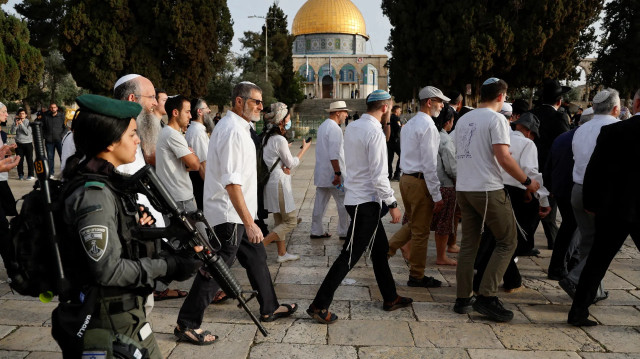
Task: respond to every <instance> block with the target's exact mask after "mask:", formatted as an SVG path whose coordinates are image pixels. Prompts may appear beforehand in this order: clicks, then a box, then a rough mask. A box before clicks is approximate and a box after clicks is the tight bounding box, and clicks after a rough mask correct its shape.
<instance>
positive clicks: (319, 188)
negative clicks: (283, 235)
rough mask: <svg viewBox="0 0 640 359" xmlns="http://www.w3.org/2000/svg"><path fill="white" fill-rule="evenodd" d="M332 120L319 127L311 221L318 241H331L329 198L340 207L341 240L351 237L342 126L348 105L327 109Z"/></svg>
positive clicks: (335, 103) (313, 232)
mask: <svg viewBox="0 0 640 359" xmlns="http://www.w3.org/2000/svg"><path fill="white" fill-rule="evenodd" d="M326 111H327V112H329V118H328V119H326V120H324V122H323V123H322V124H320V126H319V127H318V137H317V142H316V166H315V169H314V171H313V184H314V185H315V186H316V199H315V202H314V204H313V215H312V217H311V235H310V237H311V238H312V239H315V238H329V237H331V235H330V234H329V233H328V232H327V231H325V230H324V226H323V223H322V218H323V217H324V214H325V212H326V210H327V203H328V202H329V197H331V196H332V197H333V200H334V201H335V202H336V206H337V207H338V237H339V238H340V239H342V240H344V239H346V237H347V230H348V229H349V214H348V213H347V210H346V209H345V208H344V188H343V187H342V184H343V182H344V175H345V174H346V171H345V167H344V148H343V142H344V141H343V138H342V129H341V128H340V125H342V123H343V122H344V121H345V119H346V118H347V116H348V114H349V113H348V111H349V109H348V108H347V105H346V103H345V102H344V101H336V102H333V103H331V104H330V105H329V108H328V109H326ZM338 187H341V188H338Z"/></svg>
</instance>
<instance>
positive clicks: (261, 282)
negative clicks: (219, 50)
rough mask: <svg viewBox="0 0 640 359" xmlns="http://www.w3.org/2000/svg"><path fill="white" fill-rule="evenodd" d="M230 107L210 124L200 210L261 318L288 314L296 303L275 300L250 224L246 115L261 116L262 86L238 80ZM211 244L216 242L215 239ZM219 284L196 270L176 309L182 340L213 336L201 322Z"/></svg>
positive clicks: (252, 174) (251, 154) (253, 182)
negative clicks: (240, 272)
mask: <svg viewBox="0 0 640 359" xmlns="http://www.w3.org/2000/svg"><path fill="white" fill-rule="evenodd" d="M232 101H233V102H232V108H231V110H230V111H227V114H226V115H225V117H223V118H222V119H221V120H220V122H219V123H218V125H217V126H216V127H215V128H214V130H213V133H212V134H211V140H210V141H209V150H208V153H207V164H208V166H207V167H206V175H205V178H204V182H205V186H204V216H205V217H206V218H207V221H208V222H209V224H210V225H211V226H212V227H213V232H214V235H215V238H216V239H217V240H218V241H220V245H221V248H220V250H219V251H218V255H220V257H222V258H223V259H224V261H225V262H226V263H227V265H229V266H231V265H232V264H233V262H234V261H235V259H236V257H237V258H238V262H240V265H242V266H243V267H244V268H245V269H246V271H247V277H248V278H249V282H250V283H251V287H252V288H253V290H256V291H257V292H258V294H257V297H258V302H259V303H260V320H261V321H263V322H271V321H274V320H276V319H279V318H284V317H288V316H290V315H291V314H293V313H294V312H295V311H296V310H297V309H298V305H297V304H282V305H281V304H280V303H278V298H277V297H276V292H275V290H274V288H273V283H272V282H271V274H270V273H269V267H268V266H267V261H266V259H267V253H266V251H265V247H264V245H262V243H261V242H262V241H263V239H264V238H263V235H262V231H261V230H260V228H258V225H256V224H255V222H254V219H255V218H256V212H257V207H258V204H257V203H258V199H257V187H258V178H257V173H256V171H257V168H256V148H255V145H254V143H253V140H252V139H251V133H250V128H251V126H250V121H252V120H254V119H260V111H262V90H261V89H260V88H259V87H258V86H256V85H255V84H253V83H250V82H241V83H239V84H237V85H236V86H235V87H234V89H233V92H232ZM214 246H215V244H214ZM219 288H220V286H219V285H218V283H216V281H215V280H214V279H213V278H212V277H211V276H210V275H209V273H207V272H205V271H203V270H200V271H199V272H198V274H196V277H195V279H194V281H193V285H192V286H191V291H190V293H189V295H188V296H187V298H186V299H185V301H184V303H183V304H182V307H181V308H180V313H179V314H178V320H177V326H176V328H175V330H174V332H173V333H174V334H175V336H176V337H178V339H179V340H181V341H186V342H189V343H192V344H197V345H206V344H212V343H213V342H214V341H215V340H216V339H217V337H216V336H214V335H212V334H211V333H210V332H209V331H205V330H203V329H202V328H201V325H202V321H203V319H204V312H205V310H206V309H207V307H208V306H209V304H210V303H211V300H212V299H213V297H214V294H215V293H216V291H217V290H218V289H219Z"/></svg>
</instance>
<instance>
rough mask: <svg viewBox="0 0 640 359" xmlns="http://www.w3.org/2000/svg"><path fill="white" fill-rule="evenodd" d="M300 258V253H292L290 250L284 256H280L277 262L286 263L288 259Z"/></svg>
mask: <svg viewBox="0 0 640 359" xmlns="http://www.w3.org/2000/svg"><path fill="white" fill-rule="evenodd" d="M298 259H300V256H299V255H296V254H290V253H289V252H287V253H285V254H284V255H283V256H278V259H276V262H278V263H284V262H288V261H297V260H298Z"/></svg>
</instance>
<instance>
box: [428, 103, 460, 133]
mask: <svg viewBox="0 0 640 359" xmlns="http://www.w3.org/2000/svg"><path fill="white" fill-rule="evenodd" d="M454 113H455V111H454V110H453V107H451V106H449V105H448V104H445V105H444V107H442V110H441V111H440V114H439V115H438V117H436V118H435V120H434V121H433V122H435V124H436V128H437V129H438V131H441V130H442V128H443V127H444V125H445V124H446V123H447V122H449V121H450V120H451V119H452V118H454Z"/></svg>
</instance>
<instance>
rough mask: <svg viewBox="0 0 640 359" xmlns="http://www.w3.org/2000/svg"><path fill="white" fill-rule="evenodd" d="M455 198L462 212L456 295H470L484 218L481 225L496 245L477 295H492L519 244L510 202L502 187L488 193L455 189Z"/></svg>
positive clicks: (460, 296) (463, 296)
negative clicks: (491, 234)
mask: <svg viewBox="0 0 640 359" xmlns="http://www.w3.org/2000/svg"><path fill="white" fill-rule="evenodd" d="M456 197H457V200H458V204H459V205H460V211H461V212H462V240H461V241H460V253H458V266H457V270H456V281H457V283H458V284H457V286H458V288H457V297H458V298H469V297H471V295H472V291H473V265H474V262H475V260H476V255H477V253H478V247H479V246H480V237H481V233H482V223H483V219H484V224H485V225H486V226H487V227H488V228H489V229H490V230H491V233H493V235H494V236H495V239H496V247H495V249H494V251H493V254H492V255H491V258H490V259H489V263H488V264H487V268H486V270H485V272H484V275H483V277H482V281H481V282H480V288H479V289H478V294H480V295H483V296H495V295H496V292H497V290H498V284H499V283H500V281H501V280H502V276H503V275H504V272H505V271H506V269H507V266H508V265H509V261H511V256H512V255H513V253H514V252H515V250H516V246H517V244H518V237H517V232H516V222H515V218H514V215H513V210H512V209H511V201H510V200H509V197H507V194H506V192H505V191H504V190H502V189H500V190H497V191H489V192H457V193H456ZM485 213H486V214H485Z"/></svg>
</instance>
